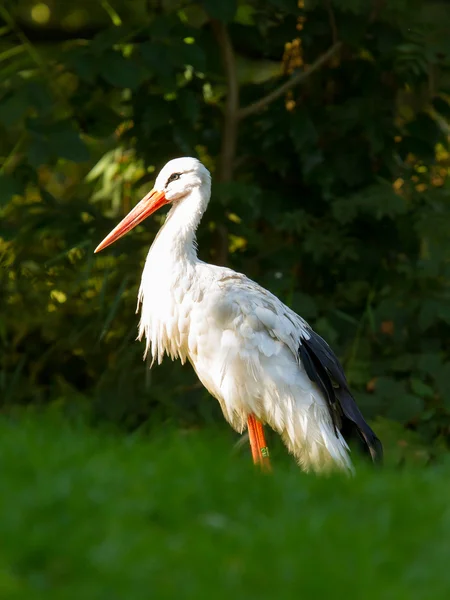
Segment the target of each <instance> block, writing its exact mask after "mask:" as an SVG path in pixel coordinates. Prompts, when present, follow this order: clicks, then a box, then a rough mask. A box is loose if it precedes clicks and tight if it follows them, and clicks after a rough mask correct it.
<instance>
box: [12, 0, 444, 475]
mask: <svg viewBox="0 0 450 600" xmlns="http://www.w3.org/2000/svg"><path fill="white" fill-rule="evenodd" d="M449 13H450V8H449V5H448V3H447V2H443V1H441V2H439V1H427V2H419V1H414V0H411V1H407V0H393V1H390V2H383V1H382V0H374V1H370V0H316V1H314V0H310V1H309V2H308V1H306V0H305V2H304V3H303V2H301V1H300V2H298V3H297V2H295V1H291V0H267V1H266V2H261V1H253V2H252V1H247V0H243V1H242V2H241V1H239V2H234V1H233V0H227V1H226V2H225V1H223V2H218V1H215V0H204V1H203V2H189V1H186V2H179V1H177V0H167V1H154V0H133V1H131V2H130V1H129V0H128V1H125V0H111V1H108V0H104V1H98V2H92V1H90V0H89V1H88V0H74V1H72V2H61V1H59V0H46V2H45V3H38V2H33V1H29V0H18V1H17V2H12V1H11V2H5V3H3V4H2V6H1V7H0V173H1V175H0V214H1V222H0V257H1V258H0V260H1V266H2V268H1V274H0V277H1V281H0V286H1V287H0V289H1V292H0V343H1V351H0V352H1V354H0V356H1V358H0V399H1V409H2V411H3V412H6V413H8V412H10V411H12V410H14V411H15V410H16V409H17V406H20V407H23V410H25V411H30V410H34V409H35V407H41V406H46V405H51V406H53V407H54V409H55V410H61V411H63V412H64V413H66V414H69V415H74V416H76V417H81V418H83V419H86V420H88V421H89V422H91V423H100V422H102V423H104V422H110V423H114V424H115V425H118V426H119V427H121V428H124V429H127V430H128V429H135V428H137V427H142V426H145V427H149V428H150V429H151V428H152V427H154V426H156V425H157V424H159V423H161V422H163V421H164V422H165V421H172V422H174V423H175V424H176V425H177V426H183V427H193V426H205V425H208V424H210V423H211V422H212V421H215V420H220V419H221V415H220V411H219V408H218V406H217V405H216V402H215V401H213V400H212V399H211V398H210V397H209V396H208V395H207V393H206V392H205V391H204V390H203V389H202V388H201V386H200V385H199V384H198V382H197V381H196V378H195V375H194V373H193V372H192V370H191V368H190V367H184V368H182V367H181V365H180V364H179V363H176V364H172V363H171V362H170V360H169V359H166V361H165V362H164V364H163V365H162V366H161V367H157V368H154V369H153V370H152V371H151V372H149V371H148V370H147V369H146V365H145V364H144V363H143V362H142V353H143V345H142V344H139V343H138V342H135V337H136V333H137V317H136V316H135V306H136V296H137V288H138V285H139V280H140V273H141V269H142V267H143V261H144V259H145V256H146V253H147V251H148V247H149V245H150V244H151V242H152V240H153V237H154V235H155V233H156V231H157V230H158V227H159V225H160V223H161V218H162V216H161V215H160V214H159V215H156V216H155V217H154V218H152V219H149V220H148V221H147V222H145V224H144V225H142V226H140V227H139V228H138V229H137V230H136V231H135V232H133V233H132V234H130V235H128V236H126V238H124V239H123V240H121V241H120V243H117V244H115V245H114V246H113V247H112V248H111V249H108V250H107V251H105V252H103V253H102V254H100V255H99V256H94V255H93V250H94V248H95V246H96V245H97V244H98V243H99V242H100V241H101V240H102V239H103V237H104V236H105V235H106V233H108V232H109V230H110V229H112V227H113V226H114V225H115V224H116V223H117V222H118V220H119V219H121V218H122V217H123V216H124V214H126V213H127V212H128V211H129V209H130V208H131V207H132V206H133V205H134V204H135V202H136V201H137V200H138V199H140V197H142V195H143V194H144V193H145V192H146V191H148V190H149V189H150V187H151V186H152V182H153V180H154V177H155V174H156V173H157V171H158V170H159V169H160V168H161V167H162V166H163V165H164V163H165V162H166V161H167V160H169V159H171V158H174V157H176V156H180V155H181V156H182V155H192V156H198V157H199V158H200V159H201V160H202V161H203V162H204V163H205V165H206V166H207V167H208V168H209V169H210V170H211V172H212V174H213V197H212V201H211V204H210V207H209V210H208V212H207V215H206V216H205V218H204V220H203V222H202V224H201V227H200V231H199V246H200V256H201V257H202V258H203V259H205V260H208V261H212V262H216V263H218V264H227V265H229V266H231V267H233V268H235V269H236V270H239V271H243V272H245V273H246V274H248V275H249V276H250V277H252V278H253V279H255V280H256V281H258V282H259V283H261V284H262V285H264V286H266V287H267V288H269V289H270V290H271V291H272V292H274V293H275V294H277V295H278V296H279V297H280V298H281V299H282V300H283V301H284V302H286V303H287V304H288V305H289V306H291V307H292V308H293V309H294V310H296V311H297V312H298V313H299V314H301V315H302V316H303V317H305V318H306V319H307V320H308V321H309V322H310V323H311V325H312V326H313V327H314V328H315V329H316V330H317V331H318V332H319V333H320V334H321V335H323V336H324V337H325V338H326V339H327V340H328V342H329V343H330V344H331V345H332V347H333V348H334V349H335V350H336V352H337V354H338V355H339V357H340V358H341V359H342V361H343V364H344V367H345V369H346V372H347V374H348V378H349V381H350V383H351V386H352V388H353V390H354V391H355V395H356V398H357V400H358V402H359V404H360V405H361V407H362V409H363V411H364V413H365V414H366V416H367V417H368V418H369V419H370V420H371V421H372V423H373V425H374V427H375V428H376V430H377V432H378V433H379V435H380V437H381V438H382V440H383V442H384V443H385V446H386V451H387V455H388V460H389V461H390V462H392V463H394V464H400V463H404V462H405V461H406V462H412V463H420V464H426V463H429V462H430V461H433V460H435V458H436V457H437V456H438V455H439V454H440V453H442V452H446V451H447V450H448V440H449V425H450V356H449V354H450V348H449V337H450V336H449V332H450V329H449V327H450V288H449V277H450V262H449V259H450V241H449V238H450V236H449V234H450V227H449V225H450V221H449V216H450V196H449V191H450V184H449V181H450V180H449V177H448V175H449V167H450V155H449V153H448V141H449V118H450V105H449V100H450V69H449V67H450V36H449V34H448V23H449ZM291 78H293V79H291ZM287 82H291V83H290V84H288V83H287ZM283 84H286V88H289V89H281V90H280V86H282V85H283ZM275 90H278V93H277V94H275V96H276V97H273V96H271V94H272V93H273V92H274V91H275ZM258 101H260V102H259V104H256V105H255V104H254V103H255V102H258ZM155 285H157V282H155ZM223 427H224V428H225V427H227V425H226V424H223Z"/></svg>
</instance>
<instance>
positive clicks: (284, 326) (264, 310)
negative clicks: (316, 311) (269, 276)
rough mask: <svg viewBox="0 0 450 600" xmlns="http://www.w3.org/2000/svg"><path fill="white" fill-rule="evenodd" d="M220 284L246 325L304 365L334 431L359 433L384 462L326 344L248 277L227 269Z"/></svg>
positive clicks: (379, 447)
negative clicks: (277, 342) (279, 344)
mask: <svg viewBox="0 0 450 600" xmlns="http://www.w3.org/2000/svg"><path fill="white" fill-rule="evenodd" d="M217 283H218V284H219V286H220V287H221V288H226V292H227V293H226V297H227V301H229V302H230V303H233V304H234V305H235V306H236V307H238V308H239V310H238V313H239V315H240V316H241V318H242V319H244V321H245V325H243V326H247V327H248V324H250V326H251V327H252V328H253V329H254V330H255V331H256V330H258V329H259V330H261V328H263V329H264V332H265V333H268V334H269V336H270V337H271V338H273V339H276V340H278V341H281V342H283V343H284V344H285V345H286V346H287V347H288V348H289V349H290V350H291V352H292V353H293V355H294V356H295V357H296V358H297V360H300V361H301V362H302V364H303V366H304V368H305V371H306V373H307V375H308V377H309V379H310V380H311V381H313V382H314V383H316V384H317V386H318V387H319V389H320V390H321V392H322V394H323V396H324V398H325V400H326V402H327V405H328V408H329V411H330V415H331V418H332V420H333V424H334V426H335V429H340V430H341V431H342V432H343V433H344V434H345V433H348V432H349V431H351V430H356V432H357V433H358V435H359V437H360V439H361V441H362V442H363V445H364V447H365V449H366V450H367V451H368V452H369V453H370V455H371V457H372V460H373V461H374V462H379V461H381V460H382V457H383V449H382V445H381V442H380V440H379V439H378V438H377V436H376V435H375V433H374V432H373V431H372V429H371V428H370V427H369V425H368V424H367V423H366V421H365V420H364V417H363V415H362V413H361V411H360V410H359V408H358V406H357V404H356V402H355V400H354V398H353V396H352V394H351V393H350V390H349V387H348V383H347V379H346V377H345V373H344V370H343V368H342V365H341V363H340V362H339V359H338V358H337V357H336V355H335V354H334V352H333V351H332V349H331V348H330V346H329V345H328V344H327V343H326V341H325V340H324V339H323V338H321V337H320V335H318V334H317V333H315V332H314V331H313V330H312V329H311V327H310V326H309V325H308V323H307V322H306V321H305V320H304V319H302V318H301V317H299V316H298V315H297V314H296V313H295V312H294V311H292V310H291V309H290V308H288V307H287V306H286V305H285V304H283V303H282V302H281V301H280V300H279V299H278V298H277V297H276V296H274V295H273V294H271V293H270V292H268V291H267V290H266V289H264V288H263V287H261V286H259V285H258V284H257V283H255V282H254V281H252V280H250V279H248V278H247V277H246V276H245V275H241V274H240V273H235V272H234V271H229V270H228V269H224V270H223V275H222V277H221V278H219V280H218V282H217ZM255 323H258V326H257V327H255V326H254V324H255Z"/></svg>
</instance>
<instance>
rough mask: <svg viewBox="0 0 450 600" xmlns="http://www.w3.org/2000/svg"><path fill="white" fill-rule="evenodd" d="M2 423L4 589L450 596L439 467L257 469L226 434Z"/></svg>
mask: <svg viewBox="0 0 450 600" xmlns="http://www.w3.org/2000/svg"><path fill="white" fill-rule="evenodd" d="M221 431H225V429H223V430H218V431H202V432H193V433H189V434H186V433H184V434H183V433H179V432H173V431H172V432H169V431H162V432H160V433H159V434H158V435H157V436H156V437H155V436H151V435H147V436H146V437H144V436H143V435H134V436H124V435H122V436H120V435H118V434H112V433H108V432H105V431H98V430H97V431H95V430H89V429H87V428H85V427H83V426H79V425H74V424H72V425H69V424H68V423H64V422H63V421H61V420H57V419H52V418H49V417H34V418H33V419H31V418H30V419H17V420H11V419H10V420H6V419H3V420H1V421H0V472H1V477H0V481H1V484H0V598H1V599H2V600H3V599H10V598H11V599H17V598H21V599H22V598H23V599H27V600H30V599H34V598H45V599H46V600H52V599H54V598H58V599H59V598H61V599H64V600H71V599H74V600H75V599H77V600H82V599H92V600H94V599H95V600H102V599H105V600H115V599H120V600H122V599H123V600H135V599H136V600H140V599H142V600H144V599H145V600H147V599H149V598H152V599H153V598H154V599H155V600H164V599H166V598H170V599H172V598H173V599H182V600H185V599H192V600H193V599H196V600H197V599H202V598H207V599H211V600H216V599H217V600H221V599H224V600H225V599H226V600H230V599H231V600H237V599H241V598H242V599H245V600H252V599H256V598H259V599H265V598H267V599H269V598H270V599H272V598H274V599H279V598H280V599H284V598H286V599H291V598H299V599H309V598H311V599H313V598H314V599H316V598H317V599H320V600H321V599H328V598H332V599H333V600H336V599H340V598H342V599H344V598H345V599H346V600H347V599H349V598H355V599H364V600H371V599H373V600H380V599H381V598H382V599H383V600H390V599H392V600H403V599H405V600H411V599H416V598H417V599H419V598H423V599H424V600H425V599H427V600H428V599H430V598H432V599H433V600H436V599H440V598H449V597H450V569H449V567H448V562H449V556H450V503H449V498H450V467H449V466H445V465H444V466H440V467H433V468H429V469H416V470H412V469H410V470H403V471H400V470H394V469H391V468H387V469H384V470H378V471H374V470H372V469H369V468H368V467H361V468H360V469H359V472H358V476H357V477H356V478H354V479H350V478H346V477H342V476H336V477H331V478H318V477H314V476H305V475H303V474H302V473H301V472H300V471H299V470H298V469H297V468H296V467H295V465H293V464H292V462H289V461H279V463H278V462H277V464H276V465H275V470H274V473H273V475H271V476H268V475H263V474H261V473H258V472H256V471H255V470H254V469H253V467H252V465H251V461H250V458H249V455H248V454H246V453H245V452H243V453H240V454H236V453H233V452H232V451H231V445H230V438H229V436H227V435H226V433H221Z"/></svg>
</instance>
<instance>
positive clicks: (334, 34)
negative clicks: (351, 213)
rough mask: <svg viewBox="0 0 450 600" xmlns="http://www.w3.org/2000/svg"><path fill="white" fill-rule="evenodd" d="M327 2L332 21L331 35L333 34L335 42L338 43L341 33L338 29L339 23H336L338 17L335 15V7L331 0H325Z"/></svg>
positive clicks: (329, 19) (329, 16)
mask: <svg viewBox="0 0 450 600" xmlns="http://www.w3.org/2000/svg"><path fill="white" fill-rule="evenodd" d="M325 4H326V7H327V12H328V21H329V22H330V28H331V35H332V40H333V44H336V43H337V41H338V39H339V35H338V30H337V25H336V18H335V16H334V11H333V7H332V6H331V0H325Z"/></svg>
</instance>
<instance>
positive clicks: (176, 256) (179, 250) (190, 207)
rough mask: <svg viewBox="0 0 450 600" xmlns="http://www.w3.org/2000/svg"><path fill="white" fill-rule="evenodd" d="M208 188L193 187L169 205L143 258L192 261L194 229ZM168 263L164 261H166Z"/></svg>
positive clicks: (195, 254) (194, 249)
mask: <svg viewBox="0 0 450 600" xmlns="http://www.w3.org/2000/svg"><path fill="white" fill-rule="evenodd" d="M209 195H210V191H209V189H208V190H205V189H203V188H194V189H192V190H191V192H190V193H189V194H188V195H187V196H185V197H184V198H183V199H182V200H180V201H179V202H177V203H176V204H174V205H173V207H172V208H171V210H170V211H169V214H168V215H167V218H166V221H165V223H164V225H163V226H162V228H161V229H160V231H159V232H158V235H157V236H156V238H155V240H154V242H153V244H152V247H151V248H150V251H149V254H148V258H147V260H152V259H153V256H155V259H157V260H159V261H161V260H163V261H168V262H171V263H174V262H176V263H177V264H178V263H179V262H191V263H192V262H195V261H196V260H197V242H196V235H195V234H196V231H197V227H198V225H199V223H200V220H201V218H202V216H203V213H204V212H205V210H206V207H207V205H208V202H209ZM167 266H168V265H167Z"/></svg>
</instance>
